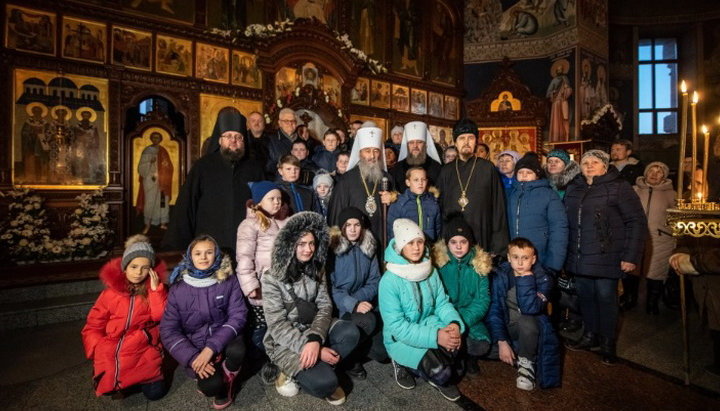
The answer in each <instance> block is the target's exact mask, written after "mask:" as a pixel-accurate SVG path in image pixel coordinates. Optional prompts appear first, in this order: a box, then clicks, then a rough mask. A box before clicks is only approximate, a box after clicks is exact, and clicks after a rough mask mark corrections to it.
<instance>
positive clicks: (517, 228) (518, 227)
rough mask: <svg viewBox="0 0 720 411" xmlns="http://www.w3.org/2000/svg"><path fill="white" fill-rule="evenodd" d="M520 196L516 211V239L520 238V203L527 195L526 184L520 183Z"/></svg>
mask: <svg viewBox="0 0 720 411" xmlns="http://www.w3.org/2000/svg"><path fill="white" fill-rule="evenodd" d="M520 188H521V190H520V195H519V196H518V199H517V209H516V211H515V237H520V201H522V198H523V195H525V183H520Z"/></svg>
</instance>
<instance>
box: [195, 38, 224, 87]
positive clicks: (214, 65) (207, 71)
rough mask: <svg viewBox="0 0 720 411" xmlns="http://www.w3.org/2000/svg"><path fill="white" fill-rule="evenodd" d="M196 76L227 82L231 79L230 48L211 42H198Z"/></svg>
mask: <svg viewBox="0 0 720 411" xmlns="http://www.w3.org/2000/svg"><path fill="white" fill-rule="evenodd" d="M196 47H197V48H196V54H197V57H196V58H197V61H196V62H195V77H198V78H201V79H203V80H210V81H217V82H220V83H227V82H228V81H229V80H230V61H229V60H230V59H229V54H230V52H229V50H228V49H226V48H222V47H215V46H212V45H210V44H204V43H197V44H196Z"/></svg>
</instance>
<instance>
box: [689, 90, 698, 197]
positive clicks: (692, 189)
mask: <svg viewBox="0 0 720 411" xmlns="http://www.w3.org/2000/svg"><path fill="white" fill-rule="evenodd" d="M698 101H700V96H699V95H698V92H697V91H693V96H692V102H691V103H690V106H691V110H690V111H691V112H692V168H691V169H690V181H691V183H690V193H696V192H697V184H695V177H694V176H695V170H697V103H698ZM692 199H693V202H695V201H699V198H697V197H695V196H693V197H692Z"/></svg>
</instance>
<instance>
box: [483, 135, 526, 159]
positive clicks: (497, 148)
mask: <svg viewBox="0 0 720 411" xmlns="http://www.w3.org/2000/svg"><path fill="white" fill-rule="evenodd" d="M479 132H480V135H481V136H482V142H484V143H485V144H487V145H488V146H489V147H490V155H489V158H490V159H492V161H493V162H495V160H496V156H497V155H499V154H500V152H502V151H505V150H515V151H517V152H518V153H520V155H523V154H525V153H526V152H528V151H536V150H537V128H535V127H481V128H480V129H479Z"/></svg>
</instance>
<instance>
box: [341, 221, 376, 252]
mask: <svg viewBox="0 0 720 411" xmlns="http://www.w3.org/2000/svg"><path fill="white" fill-rule="evenodd" d="M357 245H358V247H360V251H362V253H363V254H365V256H366V257H369V258H373V257H374V256H375V252H376V251H377V241H375V236H373V235H372V233H371V232H370V230H369V229H366V228H365V229H363V232H362V234H361V235H360V238H359V239H358V241H357ZM351 246H352V244H351V243H350V241H349V240H348V239H347V238H345V236H344V235H342V231H341V230H340V227H338V226H332V227H330V249H331V250H332V252H333V253H335V255H336V256H340V255H343V254H345V253H347V252H348V251H350V248H351Z"/></svg>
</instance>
